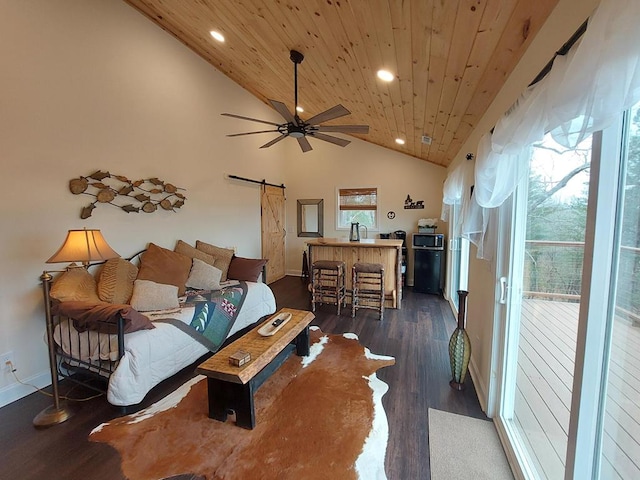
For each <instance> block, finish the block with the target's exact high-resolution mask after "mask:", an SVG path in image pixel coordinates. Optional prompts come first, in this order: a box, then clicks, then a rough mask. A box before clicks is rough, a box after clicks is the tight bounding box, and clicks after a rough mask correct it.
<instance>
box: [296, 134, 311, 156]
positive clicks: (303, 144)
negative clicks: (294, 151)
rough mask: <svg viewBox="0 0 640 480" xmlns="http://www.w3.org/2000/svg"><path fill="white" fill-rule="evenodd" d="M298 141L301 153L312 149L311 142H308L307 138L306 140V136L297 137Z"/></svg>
mask: <svg viewBox="0 0 640 480" xmlns="http://www.w3.org/2000/svg"><path fill="white" fill-rule="evenodd" d="M298 143H299V144H300V148H301V149H302V153H306V152H308V151H309V150H313V148H311V144H310V143H309V140H307V137H300V138H298Z"/></svg>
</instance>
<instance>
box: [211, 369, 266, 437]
mask: <svg viewBox="0 0 640 480" xmlns="http://www.w3.org/2000/svg"><path fill="white" fill-rule="evenodd" d="M207 387H208V392H207V393H208V398H209V418H213V419H214V420H219V421H221V422H226V420H227V415H228V413H227V412H228V410H233V411H234V412H236V425H238V426H239V427H242V428H246V429H249V430H251V429H253V427H255V425H256V417H255V410H254V408H253V382H249V383H247V384H245V385H242V384H240V383H231V382H225V381H222V380H218V379H217V378H207Z"/></svg>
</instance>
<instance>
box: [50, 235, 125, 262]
mask: <svg viewBox="0 0 640 480" xmlns="http://www.w3.org/2000/svg"><path fill="white" fill-rule="evenodd" d="M119 256H120V255H118V254H117V253H116V252H115V251H114V250H113V249H112V248H111V247H110V246H109V244H108V243H107V241H106V240H105V239H104V237H103V236H102V233H100V230H87V229H84V230H69V233H67V238H66V239H65V241H64V243H63V244H62V246H61V247H60V248H59V249H58V251H57V252H56V253H54V254H53V256H52V257H51V258H50V259H49V260H47V262H46V263H63V262H82V263H83V264H85V265H88V264H89V262H94V261H102V260H108V259H110V258H117V257H119Z"/></svg>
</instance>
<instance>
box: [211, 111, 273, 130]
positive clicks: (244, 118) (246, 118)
mask: <svg viewBox="0 0 640 480" xmlns="http://www.w3.org/2000/svg"><path fill="white" fill-rule="evenodd" d="M220 115H224V116H225V117H233V118H240V119H242V120H249V121H250V122H258V123H266V124H267V125H275V126H276V127H279V126H280V124H279V123H275V122H269V121H267V120H258V119H257V118H250V117H243V116H242V115H235V114H233V113H221V114H220Z"/></svg>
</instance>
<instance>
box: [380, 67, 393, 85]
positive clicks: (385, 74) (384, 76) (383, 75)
mask: <svg viewBox="0 0 640 480" xmlns="http://www.w3.org/2000/svg"><path fill="white" fill-rule="evenodd" d="M378 78H379V79H380V80H383V81H385V82H391V81H393V79H394V78H395V77H394V76H393V73H391V72H390V71H388V70H378Z"/></svg>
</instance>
